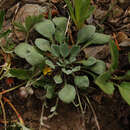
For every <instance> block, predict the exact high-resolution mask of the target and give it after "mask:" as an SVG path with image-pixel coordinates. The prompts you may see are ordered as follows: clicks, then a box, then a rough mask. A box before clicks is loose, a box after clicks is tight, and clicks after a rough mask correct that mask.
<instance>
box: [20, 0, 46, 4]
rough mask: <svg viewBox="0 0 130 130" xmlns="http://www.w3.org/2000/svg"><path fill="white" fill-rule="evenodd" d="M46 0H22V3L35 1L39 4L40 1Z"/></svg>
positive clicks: (44, 0)
mask: <svg viewBox="0 0 130 130" xmlns="http://www.w3.org/2000/svg"><path fill="white" fill-rule="evenodd" d="M46 1H47V0H22V2H23V3H31V4H32V3H36V4H40V3H42V4H43V3H45V2H46Z"/></svg>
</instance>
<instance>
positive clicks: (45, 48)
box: [35, 38, 51, 51]
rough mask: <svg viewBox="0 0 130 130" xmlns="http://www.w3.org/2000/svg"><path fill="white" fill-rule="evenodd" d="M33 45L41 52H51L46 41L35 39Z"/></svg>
mask: <svg viewBox="0 0 130 130" xmlns="http://www.w3.org/2000/svg"><path fill="white" fill-rule="evenodd" d="M35 45H36V46H37V47H38V48H39V49H40V50H42V51H50V50H51V47H50V43H49V41H48V40H46V39H42V38H37V39H36V40H35Z"/></svg>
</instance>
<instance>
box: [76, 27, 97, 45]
mask: <svg viewBox="0 0 130 130" xmlns="http://www.w3.org/2000/svg"><path fill="white" fill-rule="evenodd" d="M95 30H96V28H95V26H93V25H85V26H84V27H83V28H82V29H80V30H79V32H78V35H77V44H79V43H83V42H86V41H88V40H89V39H91V38H92V36H93V35H94V34H95Z"/></svg>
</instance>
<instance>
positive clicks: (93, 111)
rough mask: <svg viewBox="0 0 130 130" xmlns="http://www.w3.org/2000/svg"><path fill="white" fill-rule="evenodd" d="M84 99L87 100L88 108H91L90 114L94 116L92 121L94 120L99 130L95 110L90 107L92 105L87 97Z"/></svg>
mask: <svg viewBox="0 0 130 130" xmlns="http://www.w3.org/2000/svg"><path fill="white" fill-rule="evenodd" d="M85 97H86V100H87V102H88V104H89V106H90V108H91V110H92V113H93V115H94V119H95V122H96V125H97V128H98V130H101V128H100V125H99V122H98V120H97V116H96V112H95V110H94V108H93V106H92V104H91V102H90V100H89V98H88V97H87V96H85Z"/></svg>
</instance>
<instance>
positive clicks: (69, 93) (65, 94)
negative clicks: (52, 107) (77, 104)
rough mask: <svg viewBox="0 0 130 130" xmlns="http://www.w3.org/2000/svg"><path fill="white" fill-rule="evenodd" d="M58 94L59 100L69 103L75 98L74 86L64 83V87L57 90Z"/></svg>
mask: <svg viewBox="0 0 130 130" xmlns="http://www.w3.org/2000/svg"><path fill="white" fill-rule="evenodd" d="M58 96H59V98H60V100H61V101H63V102H64V103H71V102H73V101H74V99H75V96H76V90H75V88H74V86H72V85H70V84H66V85H65V86H64V88H62V89H61V90H60V91H59V93H58Z"/></svg>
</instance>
